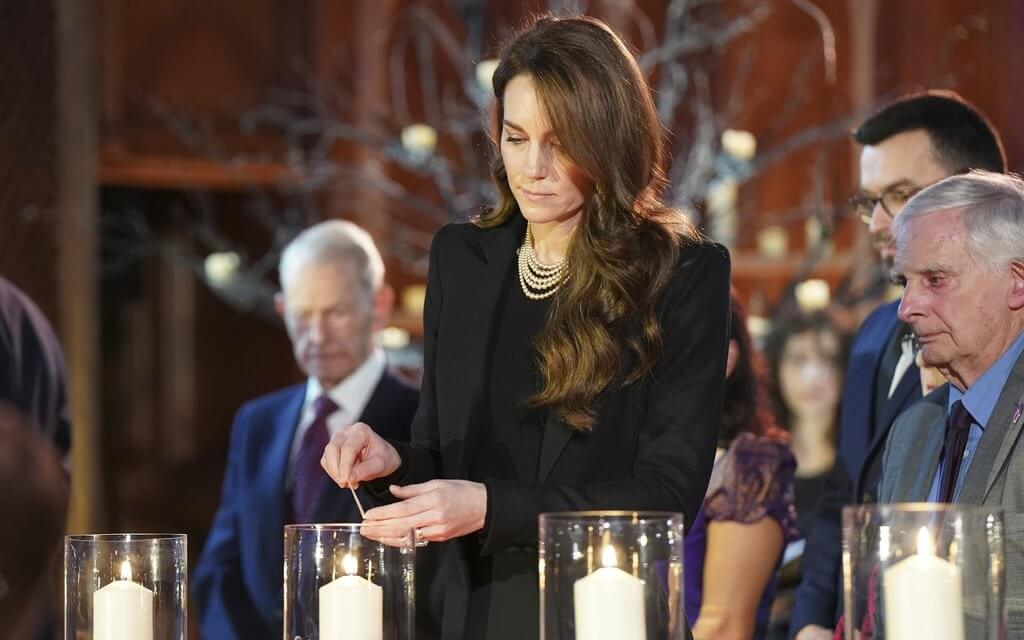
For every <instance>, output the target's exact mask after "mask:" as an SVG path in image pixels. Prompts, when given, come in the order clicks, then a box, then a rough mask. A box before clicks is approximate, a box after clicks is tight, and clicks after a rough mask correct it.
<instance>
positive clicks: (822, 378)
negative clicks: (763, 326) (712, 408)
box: [765, 312, 846, 538]
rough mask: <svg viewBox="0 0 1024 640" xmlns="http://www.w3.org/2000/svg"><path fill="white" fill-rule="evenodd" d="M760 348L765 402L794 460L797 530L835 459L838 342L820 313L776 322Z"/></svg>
mask: <svg viewBox="0 0 1024 640" xmlns="http://www.w3.org/2000/svg"><path fill="white" fill-rule="evenodd" d="M773 325H774V330H773V331H772V334H771V335H770V336H769V337H768V340H767V342H766V344H765V355H766V356H767V358H768V362H769V366H770V369H771V378H770V380H771V386H770V389H771V396H772V400H773V401H774V404H775V411H776V416H777V417H778V420H779V424H781V425H782V427H783V428H784V429H786V430H787V431H789V434H790V437H791V438H792V440H791V446H792V449H793V455H794V456H796V511H797V529H798V530H799V531H800V537H801V538H806V537H807V534H808V524H809V522H810V520H811V517H812V516H813V513H814V509H815V505H816V504H817V502H818V498H819V496H820V495H821V492H822V490H823V489H824V484H825V479H826V478H827V477H828V474H829V471H831V470H832V465H833V464H834V463H835V459H836V425H837V424H838V421H839V395H840V392H841V390H842V386H843V367H844V364H843V363H844V362H845V360H846V358H845V353H844V352H845V346H844V342H845V341H844V339H843V336H842V335H841V334H840V333H839V331H838V329H836V328H835V325H833V324H832V321H831V320H830V319H829V316H828V315H826V314H825V313H824V312H814V313H794V314H789V315H785V316H780V317H779V318H777V319H776V320H775V321H774V322H773Z"/></svg>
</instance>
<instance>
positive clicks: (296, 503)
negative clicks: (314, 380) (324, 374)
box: [292, 396, 338, 523]
mask: <svg viewBox="0 0 1024 640" xmlns="http://www.w3.org/2000/svg"><path fill="white" fill-rule="evenodd" d="M313 409H314V412H315V413H314V417H313V423H312V424H311V425H309V429H307V430H306V433H305V435H303V436H302V444H301V445H300V446H299V455H298V456H297V457H296V458H295V472H294V474H293V475H294V479H295V482H294V484H293V485H292V514H293V515H294V516H295V522H297V523H306V522H310V521H311V520H312V518H313V515H314V512H315V511H316V505H317V502H318V501H319V500H320V494H321V493H323V490H324V484H325V483H326V481H327V474H326V473H325V472H324V470H323V467H321V466H320V458H322V457H323V455H324V447H326V446H327V441H328V440H329V439H330V437H329V436H328V434H327V418H328V416H330V415H331V414H332V413H334V412H335V411H337V410H338V405H337V404H335V403H334V401H333V400H331V399H330V398H329V397H327V396H320V397H319V398H317V399H316V400H315V401H314V402H313Z"/></svg>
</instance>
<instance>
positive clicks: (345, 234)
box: [277, 220, 384, 293]
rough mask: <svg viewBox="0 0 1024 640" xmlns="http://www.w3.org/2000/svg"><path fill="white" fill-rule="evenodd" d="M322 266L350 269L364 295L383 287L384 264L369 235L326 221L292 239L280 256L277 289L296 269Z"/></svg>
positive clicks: (343, 222) (346, 224) (348, 224)
mask: <svg viewBox="0 0 1024 640" xmlns="http://www.w3.org/2000/svg"><path fill="white" fill-rule="evenodd" d="M323 262H329V263H334V264H343V263H344V264H351V265H352V266H354V267H355V269H356V272H357V273H359V275H360V281H361V284H362V286H363V289H364V290H365V291H366V292H367V293H373V292H374V291H376V290H377V289H379V288H380V287H381V285H382V284H383V283H384V261H383V260H382V259H381V257H380V252H379V251H377V245H375V244H374V243H373V238H371V237H370V234H369V233H367V232H366V231H365V230H364V229H363V228H361V227H359V226H357V225H355V224H352V223H351V222H348V221H347V220H327V221H324V222H319V223H317V224H315V225H313V226H312V227H309V228H308V229H306V230H305V231H303V232H302V233H300V234H299V235H297V236H295V238H294V239H293V240H292V241H291V242H289V243H288V245H287V246H286V247H285V248H284V251H282V252H281V260H280V262H279V263H278V267H277V269H278V275H279V277H280V281H281V287H282V288H284V287H285V283H286V281H287V280H288V279H289V278H290V277H291V275H292V274H293V273H294V272H295V270H296V269H297V268H299V267H302V266H305V265H308V264H311V263H323Z"/></svg>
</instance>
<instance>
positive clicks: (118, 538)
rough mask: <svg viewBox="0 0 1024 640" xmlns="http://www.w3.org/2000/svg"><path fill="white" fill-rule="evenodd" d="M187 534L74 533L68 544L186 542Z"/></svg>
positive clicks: (68, 536)
mask: <svg viewBox="0 0 1024 640" xmlns="http://www.w3.org/2000/svg"><path fill="white" fill-rule="evenodd" d="M187 538H188V534H186V533H72V534H68V535H66V536H64V540H65V541H66V542H153V541H154V540H156V541H160V540H186V539H187Z"/></svg>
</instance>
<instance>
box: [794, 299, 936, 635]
mask: <svg viewBox="0 0 1024 640" xmlns="http://www.w3.org/2000/svg"><path fill="white" fill-rule="evenodd" d="M898 307H899V302H898V301H896V302H890V303H888V304H884V305H882V306H880V307H879V308H877V309H875V310H874V311H873V312H872V313H871V315H869V316H868V317H867V318H866V319H865V320H864V323H863V324H862V325H861V328H860V330H859V331H858V332H857V336H856V337H855V338H854V341H853V345H852V346H851V348H850V361H849V365H848V366H847V370H846V377H845V379H844V382H843V397H842V401H841V402H842V404H841V414H840V419H839V447H838V459H837V460H836V464H835V467H834V468H833V469H832V472H831V473H830V476H829V478H828V481H827V482H826V488H825V493H824V495H823V496H822V498H821V502H820V504H819V506H818V513H817V515H816V516H815V518H814V521H813V523H812V526H811V531H810V534H809V536H808V539H807V546H806V548H805V549H804V555H803V558H802V559H801V561H800V571H801V576H802V577H801V581H800V586H799V588H798V589H797V592H796V600H795V603H794V606H793V617H792V620H791V623H790V633H791V634H795V633H796V632H797V631H799V630H800V629H802V628H803V627H805V626H806V625H808V624H817V625H821V626H823V627H828V628H831V627H832V626H833V625H834V624H835V621H836V618H837V613H838V610H839V607H840V598H839V585H840V582H839V581H840V577H841V576H840V569H839V567H840V564H839V563H840V554H841V546H842V526H841V523H840V514H841V512H842V508H843V506H845V505H847V504H851V503H856V502H862V501H874V500H875V499H876V496H877V488H878V476H879V472H880V469H881V452H882V449H883V447H884V446H885V439H886V436H887V435H888V433H889V428H890V427H891V426H892V423H893V421H894V420H895V419H896V416H898V415H899V414H900V413H901V412H902V411H904V410H905V409H906V408H907V407H909V406H910V405H912V404H914V403H915V402H917V401H918V400H920V398H921V376H920V372H919V371H918V369H917V366H916V365H911V366H910V369H908V370H907V372H906V374H905V375H904V376H903V378H902V379H901V380H900V382H899V384H898V385H897V387H896V389H895V391H894V392H893V395H892V397H891V398H889V400H888V402H886V403H885V404H884V405H883V406H881V407H876V406H875V388H876V383H877V380H878V376H879V367H880V365H881V362H882V356H883V355H884V353H885V349H886V346H887V345H888V344H889V342H890V340H892V339H893V336H894V334H895V332H896V330H897V327H898V326H899V318H897V316H896V310H897V308H898Z"/></svg>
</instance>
